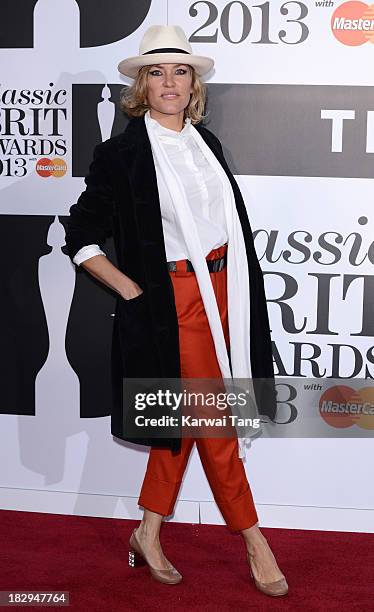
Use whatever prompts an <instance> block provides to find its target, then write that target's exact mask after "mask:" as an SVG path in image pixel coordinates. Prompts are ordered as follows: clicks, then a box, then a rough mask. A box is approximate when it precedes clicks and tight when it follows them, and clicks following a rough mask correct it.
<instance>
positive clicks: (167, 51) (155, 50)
mask: <svg viewBox="0 0 374 612" xmlns="http://www.w3.org/2000/svg"><path fill="white" fill-rule="evenodd" d="M149 53H186V54H187V55H191V54H190V53H189V51H185V50H184V49H173V48H171V47H170V48H169V47H165V48H163V49H152V51H147V52H146V53H142V55H148V54H149Z"/></svg>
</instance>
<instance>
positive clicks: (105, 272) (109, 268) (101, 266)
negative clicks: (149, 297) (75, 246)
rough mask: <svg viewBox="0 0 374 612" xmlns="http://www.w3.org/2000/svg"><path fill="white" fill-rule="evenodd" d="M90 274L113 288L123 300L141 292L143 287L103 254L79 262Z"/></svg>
mask: <svg viewBox="0 0 374 612" xmlns="http://www.w3.org/2000/svg"><path fill="white" fill-rule="evenodd" d="M81 266H82V267H83V268H84V269H85V270H87V272H89V273H90V274H92V276H94V277H95V278H97V279H98V280H99V281H101V282H102V283H104V285H106V286H107V287H110V288H111V289H114V291H116V292H117V293H119V295H120V296H121V297H122V298H123V299H124V300H131V299H133V298H136V297H137V296H138V295H140V294H141V293H143V289H142V288H141V287H139V285H138V283H136V282H135V281H133V280H132V279H131V278H130V277H129V276H126V274H123V272H121V270H119V269H118V268H117V267H116V266H115V265H113V264H112V262H111V261H109V259H108V258H107V257H106V256H105V255H94V256H93V257H90V258H89V259H86V260H85V261H83V262H82V263H81Z"/></svg>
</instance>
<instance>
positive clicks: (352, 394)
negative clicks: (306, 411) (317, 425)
mask: <svg viewBox="0 0 374 612" xmlns="http://www.w3.org/2000/svg"><path fill="white" fill-rule="evenodd" d="M319 414H320V416H321V417H322V419H323V420H324V421H326V423H327V424H328V425H331V427H338V428H345V427H351V426H352V425H357V426H358V427H361V428H362V429H374V387H363V388H362V389H352V387H348V386H346V385H337V386H335V387H330V389H327V390H326V391H325V392H324V393H323V394H322V395H321V397H320V400H319Z"/></svg>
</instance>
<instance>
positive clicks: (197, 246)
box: [66, 26, 288, 595]
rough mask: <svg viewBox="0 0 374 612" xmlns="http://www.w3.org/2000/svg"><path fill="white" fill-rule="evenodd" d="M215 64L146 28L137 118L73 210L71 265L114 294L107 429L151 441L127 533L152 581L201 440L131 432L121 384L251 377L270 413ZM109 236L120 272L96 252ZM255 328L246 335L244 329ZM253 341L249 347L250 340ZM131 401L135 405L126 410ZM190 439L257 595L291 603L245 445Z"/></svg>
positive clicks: (257, 295)
mask: <svg viewBox="0 0 374 612" xmlns="http://www.w3.org/2000/svg"><path fill="white" fill-rule="evenodd" d="M212 66H213V60H212V59H210V58H206V57H201V56H196V55H194V54H193V53H192V49H191V46H190V44H189V42H188V41H187V38H186V35H185V33H184V32H183V30H182V29H181V28H180V27H178V26H152V27H150V28H149V29H148V30H147V32H146V33H145V34H144V37H143V39H142V42H141V44H140V53H139V56H136V57H132V58H127V59H125V60H123V61H122V62H121V63H120V64H119V70H120V72H121V73H122V74H125V75H126V76H129V77H131V78H133V79H134V84H133V85H132V87H130V88H128V90H127V91H126V94H125V95H124V97H123V98H122V108H123V110H124V111H125V112H126V113H127V114H128V115H129V116H130V117H131V120H130V122H129V124H128V126H127V128H126V129H125V130H124V132H123V133H122V134H120V135H119V136H115V137H113V138H111V139H109V140H107V141H106V142H104V143H102V144H100V145H98V146H97V147H96V149H95V152H94V160H93V162H92V164H91V166H90V171H89V174H88V176H87V177H86V179H85V180H86V184H87V188H86V190H85V191H84V192H83V193H82V194H81V196H80V198H79V200H78V202H77V203H76V204H74V205H73V206H72V207H71V208H70V218H69V219H68V226H67V233H66V243H67V247H68V252H69V256H70V257H71V259H72V261H73V262H74V263H75V264H77V265H82V266H83V267H84V268H85V269H86V270H87V271H88V272H89V273H90V274H92V275H93V276H94V277H95V278H97V279H99V280H100V281H101V282H102V283H104V284H105V285H107V286H108V287H110V288H111V289H113V290H114V291H115V292H116V293H117V295H118V300H117V308H116V317H115V322H114V328H113V353H112V371H113V398H114V401H113V411H112V419H111V425H112V433H113V435H116V436H118V437H120V438H122V439H124V440H130V441H131V442H135V443H139V444H146V445H150V446H151V447H152V448H151V450H150V454H149V459H148V465H147V471H146V475H145V478H144V481H143V485H142V489H141V493H140V497H139V505H141V506H143V507H144V517H143V519H142V521H141V523H140V525H139V527H138V528H137V529H135V530H134V532H133V533H132V535H131V538H130V551H129V563H130V565H132V566H134V565H137V564H138V562H143V563H144V562H146V563H147V564H148V566H149V569H150V572H151V574H152V576H153V577H154V578H156V579H157V580H159V581H160V582H164V583H167V584H177V583H178V582H180V580H181V578H182V577H181V575H180V574H179V572H178V571H177V570H176V569H175V568H174V567H173V566H172V564H171V563H170V562H169V561H168V560H167V558H166V557H165V555H164V554H163V551H162V548H161V545H160V540H159V533H160V526H161V522H162V519H163V517H164V516H167V515H169V514H171V513H172V511H173V507H174V503H175V500H176V498H177V495H178V491H179V487H180V484H181V481H182V477H183V473H184V470H185V467H186V464H187V460H188V457H189V454H190V452H191V449H192V446H193V443H194V441H195V440H194V439H193V438H191V437H185V438H182V439H181V438H176V437H170V438H159V439H158V438H155V437H152V438H149V437H141V436H138V437H136V436H135V437H134V433H132V435H131V436H130V433H129V429H128V426H129V422H130V421H131V419H132V418H133V412H132V411H133V406H130V409H128V406H127V407H126V409H124V402H123V396H122V385H121V384H120V383H121V381H122V379H123V378H132V377H133V378H139V377H140V378H141V377H144V378H147V377H149V378H157V377H165V378H176V379H178V378H181V377H185V378H192V379H197V378H208V379H214V378H218V379H221V380H222V377H223V378H226V377H227V378H230V377H231V376H232V377H233V378H235V377H246V378H250V377H251V375H252V376H253V379H254V380H255V379H256V381H258V380H260V379H265V380H267V381H271V382H272V384H271V385H270V386H269V385H265V386H263V385H261V384H259V383H258V382H256V385H255V384H254V391H255V397H256V401H257V404H258V408H259V412H260V413H261V414H265V415H267V416H269V417H273V416H274V411H275V394H274V387H273V383H274V380H273V365H272V354H271V340H270V332H269V324H268V316H267V310H266V300H265V294H264V287H263V278H262V273H261V269H260V266H259V263H258V260H257V257H256V252H255V249H254V244H253V238H252V233H251V228H250V225H249V221H248V218H247V213H246V209H245V205H244V202H243V198H242V196H241V193H240V190H239V187H238V185H237V183H236V181H235V179H234V177H233V175H232V174H231V172H230V170H229V168H228V166H227V164H226V161H225V159H224V157H223V152H222V147H221V144H220V142H219V140H218V139H217V138H216V137H215V136H214V135H213V134H212V133H211V132H210V131H209V130H207V129H206V128H205V127H203V126H202V125H201V120H202V118H203V110H204V105H205V86H204V84H203V83H202V81H201V80H200V76H202V75H203V74H206V73H207V72H209V71H210V69H211V68H212ZM110 234H113V236H114V242H115V247H116V254H117V259H118V266H115V265H113V264H112V263H111V262H110V261H109V260H108V259H107V257H106V256H105V252H104V251H102V248H101V247H102V246H103V244H104V242H105V239H106V237H107V236H109V235H110ZM249 321H251V326H249ZM244 339H246V340H244ZM127 404H128V402H127ZM196 444H197V448H198V452H199V456H200V459H201V461H202V464H203V467H204V470H205V473H206V475H207V478H208V481H209V484H210V486H211V488H212V491H213V495H214V497H215V500H216V502H217V504H218V506H219V508H220V510H221V513H222V515H223V516H224V518H225V521H226V523H227V525H228V527H229V528H230V529H231V530H233V531H239V532H241V534H242V535H243V538H244V541H245V544H246V548H247V560H248V563H249V566H250V572H251V575H252V576H253V578H254V581H255V585H256V587H257V588H258V589H259V590H261V591H262V592H264V593H266V594H268V595H284V594H285V593H287V591H288V586H287V582H286V580H285V577H284V576H283V574H282V573H281V571H280V569H279V567H278V565H277V563H276V560H275V558H274V555H273V553H272V552H271V550H270V547H269V545H268V543H267V540H266V538H265V537H264V536H263V535H262V533H261V531H260V529H259V527H258V517H257V513H256V509H255V506H254V503H253V499H252V494H251V490H250V487H249V484H248V481H247V478H246V474H245V470H244V467H243V463H242V461H241V459H240V456H242V455H240V450H241V449H239V448H238V439H237V437H235V436H234V435H233V436H231V437H228V438H212V437H198V438H197V439H196Z"/></svg>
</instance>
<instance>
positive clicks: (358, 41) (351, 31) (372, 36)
mask: <svg viewBox="0 0 374 612" xmlns="http://www.w3.org/2000/svg"><path fill="white" fill-rule="evenodd" d="M331 29H332V32H333V34H334V36H335V38H337V40H338V41H339V42H341V43H343V44H344V45H349V46H351V47H356V46H358V45H363V44H364V43H366V42H371V43H373V44H374V4H371V5H369V4H366V3H365V2H344V3H343V4H341V5H340V6H338V7H337V8H336V9H335V11H334V12H333V14H332V17H331Z"/></svg>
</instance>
